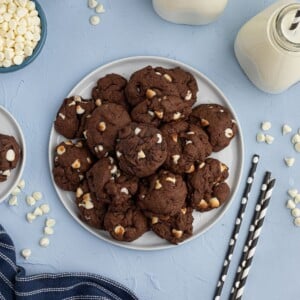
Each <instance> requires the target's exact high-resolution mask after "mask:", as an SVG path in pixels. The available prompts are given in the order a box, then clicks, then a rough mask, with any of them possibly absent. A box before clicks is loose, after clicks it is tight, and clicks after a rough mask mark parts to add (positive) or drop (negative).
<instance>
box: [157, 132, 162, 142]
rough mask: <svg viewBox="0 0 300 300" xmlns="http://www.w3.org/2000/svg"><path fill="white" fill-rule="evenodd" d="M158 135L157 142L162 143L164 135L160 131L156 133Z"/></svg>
mask: <svg viewBox="0 0 300 300" xmlns="http://www.w3.org/2000/svg"><path fill="white" fill-rule="evenodd" d="M156 137H157V142H156V143H157V144H161V143H162V135H161V134H160V133H157V134H156Z"/></svg>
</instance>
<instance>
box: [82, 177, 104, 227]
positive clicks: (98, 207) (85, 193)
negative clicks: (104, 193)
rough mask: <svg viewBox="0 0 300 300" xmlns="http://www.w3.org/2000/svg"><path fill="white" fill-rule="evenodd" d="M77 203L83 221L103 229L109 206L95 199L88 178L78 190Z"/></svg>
mask: <svg viewBox="0 0 300 300" xmlns="http://www.w3.org/2000/svg"><path fill="white" fill-rule="evenodd" d="M76 204H77V206H78V209H79V217H80V219H81V220H82V221H83V222H85V223H87V224H88V225H90V226H92V227H95V228H97V229H103V222H104V216H105V214H106V212H107V206H106V205H105V204H103V203H101V202H99V201H97V200H96V199H95V197H94V194H93V193H91V191H90V188H89V186H88V183H87V181H86V180H84V181H83V182H82V183H81V184H80V186H79V187H78V188H77V190H76Z"/></svg>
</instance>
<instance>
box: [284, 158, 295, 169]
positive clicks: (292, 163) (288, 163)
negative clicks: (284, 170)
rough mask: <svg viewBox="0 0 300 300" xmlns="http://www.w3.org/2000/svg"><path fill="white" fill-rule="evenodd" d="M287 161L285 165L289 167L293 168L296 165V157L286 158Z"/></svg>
mask: <svg viewBox="0 0 300 300" xmlns="http://www.w3.org/2000/svg"><path fill="white" fill-rule="evenodd" d="M284 161H285V164H286V165H287V166H288V167H292V166H293V165H294V163H295V158H294V157H286V158H285V159H284Z"/></svg>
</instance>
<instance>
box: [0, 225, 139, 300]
mask: <svg viewBox="0 0 300 300" xmlns="http://www.w3.org/2000/svg"><path fill="white" fill-rule="evenodd" d="M13 299H16V300H18V299H25V300H29V299H30V300H60V299H66V300H67V299H68V300H79V299H93V300H94V299H95V300H96V299H97V300H100V299H101V300H137V299H138V298H137V297H136V296H135V295H134V294H133V293H132V292H131V291H130V290H129V289H127V288H126V287H124V286H122V285H121V284H119V283H117V282H115V281H112V280H110V279H107V278H104V277H101V276H98V275H93V274H87V273H62V274H40V275H33V276H26V273H25V270H24V268H22V267H19V266H17V265H16V252H15V247H14V245H13V242H12V240H11V239H10V237H9V236H8V235H7V233H6V231H5V230H4V228H3V227H2V226H1V225H0V300H13Z"/></svg>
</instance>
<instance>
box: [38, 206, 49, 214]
mask: <svg viewBox="0 0 300 300" xmlns="http://www.w3.org/2000/svg"><path fill="white" fill-rule="evenodd" d="M40 209H41V211H42V212H43V214H48V213H49V212H50V206H49V204H42V205H41V206H40Z"/></svg>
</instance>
